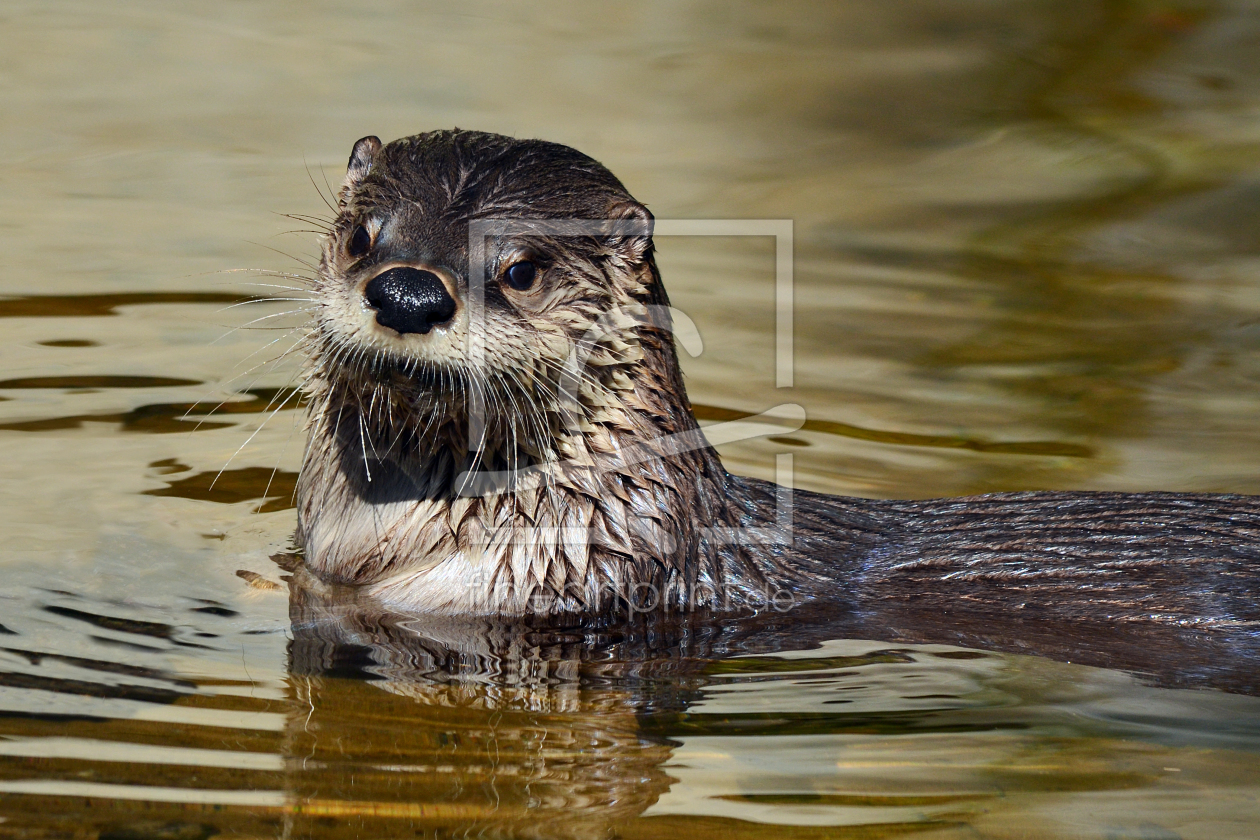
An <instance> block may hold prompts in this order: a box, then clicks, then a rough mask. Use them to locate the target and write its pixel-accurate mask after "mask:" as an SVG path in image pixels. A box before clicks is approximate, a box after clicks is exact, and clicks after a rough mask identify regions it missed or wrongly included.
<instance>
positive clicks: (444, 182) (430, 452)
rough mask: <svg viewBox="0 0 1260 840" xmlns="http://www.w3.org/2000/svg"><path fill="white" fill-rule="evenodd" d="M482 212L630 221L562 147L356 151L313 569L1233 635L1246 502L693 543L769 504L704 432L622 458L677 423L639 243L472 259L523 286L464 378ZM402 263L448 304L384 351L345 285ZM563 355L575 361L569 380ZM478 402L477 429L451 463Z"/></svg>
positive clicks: (668, 348) (1018, 501)
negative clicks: (365, 241) (444, 294)
mask: <svg viewBox="0 0 1260 840" xmlns="http://www.w3.org/2000/svg"><path fill="white" fill-rule="evenodd" d="M489 218H513V219H521V218H535V219H537V218H553V219H569V218H577V219H606V220H613V221H615V220H618V219H622V220H631V221H637V222H641V223H646V222H650V219H651V215H650V213H648V211H647V210H646V208H644V207H643V206H642V205H640V204H638V203H637V202H636V201H635V200H634V199H633V198H632V197H631V196H630V194H629V193H628V192H627V191H626V190H625V188H624V187H623V186H622V185H621V184H620V182H618V181H617V179H616V178H615V177H613V176H612V174H611V173H609V172H608V171H607V170H606V169H604V167H602V166H601V165H600V164H598V163H596V162H595V161H593V160H591V159H590V158H588V157H586V156H584V155H582V154H580V153H578V152H576V151H574V150H572V149H569V148H567V147H564V146H559V145H556V144H552V143H546V142H543V141H519V140H513V139H510V138H505V137H501V136H498V135H490V134H482V133H477V132H463V131H442V132H432V133H429V134H422V135H418V136H415V137H410V138H405V139H403V140H399V141H396V142H394V143H391V144H389V145H387V146H384V147H381V146H380V145H379V143H378V142H375V140H374V138H365V140H364V141H360V143H359V144H358V145H357V146H356V148H355V153H354V155H353V156H352V158H351V162H350V166H349V169H348V173H347V178H346V182H345V184H344V185H343V188H342V190H341V194H340V203H339V206H338V217H337V219H336V222H335V225H334V228H333V230H332V231H331V233H330V235H329V236H328V237H327V239H326V241H325V245H324V251H323V257H322V260H321V264H320V271H319V281H318V286H317V289H316V296H317V301H318V304H319V306H318V311H317V313H316V316H315V329H314V330H313V332H312V336H311V338H310V339H309V346H308V352H309V355H310V359H311V361H310V370H309V377H308V386H307V392H308V396H309V398H310V405H311V410H310V438H309V443H308V446H307V450H306V453H305V458H304V462H303V467H302V472H301V477H300V479H299V482H298V517H299V528H298V541H299V543H300V544H301V545H302V547H303V549H304V552H305V557H306V562H307V563H308V565H309V566H310V568H311V569H312V570H313V571H314V572H315V573H316V574H317V575H319V576H320V577H321V578H322V579H324V580H327V581H332V582H336V583H346V584H353V585H356V586H358V587H361V589H362V590H363V591H366V592H367V593H368V594H370V595H372V596H375V597H377V598H379V599H381V600H383V601H385V602H387V603H390V604H392V605H395V606H398V607H401V608H405V609H410V610H417V611H423V612H429V613H445V614H465V613H469V614H486V615H550V614H566V613H572V614H578V615H605V614H609V613H616V612H618V611H633V609H634V608H636V607H643V606H645V604H643V603H637V604H636V603H635V598H636V597H640V596H643V597H648V596H644V595H643V594H644V593H649V592H650V593H655V596H654V597H656V599H657V602H656V603H654V604H652V605H651V606H653V607H659V608H666V609H670V610H694V609H704V610H717V611H727V610H745V611H747V610H754V611H755V610H758V609H762V610H764V609H765V608H766V607H767V605H768V601H767V598H768V596H773V595H774V594H776V593H787V594H788V596H790V599H791V602H792V603H793V604H795V603H799V602H801V601H809V600H815V599H824V600H829V601H833V602H837V603H845V604H848V605H850V606H851V607H852V608H853V609H855V610H859V611H860V610H862V609H864V608H867V607H871V608H873V607H874V606H875V605H879V604H889V603H896V604H916V605H918V606H920V607H924V608H926V609H929V610H934V611H937V612H945V613H967V614H971V615H984V614H995V615H996V614H1003V615H1007V614H1010V613H1011V612H1012V611H1018V612H1019V613H1020V614H1021V615H1029V616H1037V617H1050V618H1056V619H1067V620H1089V621H1096V620H1104V621H1113V622H1114V621H1123V622H1129V621H1139V622H1156V623H1165V624H1167V623H1172V624H1176V625H1178V626H1202V627H1217V628H1231V629H1232V630H1233V631H1241V632H1243V633H1245V634H1252V635H1254V633H1255V628H1256V626H1257V625H1256V622H1257V621H1260V612H1258V611H1257V607H1256V604H1257V600H1258V599H1257V595H1258V594H1260V592H1258V590H1260V557H1258V555H1260V502H1257V499H1256V498H1254V497H1244V496H1213V495H1174V494H1138V495H1123V494H1105V493H1104V494H1086V493H1080V494H1071V493H1069V494H1063V493H1053V494H1038V493H1022V494H1000V495H993V496H982V497H972V498H965V499H947V500H933V501H874V500H863V499H848V498H842V497H829V496H822V495H819V494H813V493H805V492H798V493H796V495H795V500H794V501H795V510H794V522H793V528H792V531H791V533H790V534H788V533H786V532H782V533H778V534H777V535H775V536H776V539H772V540H770V541H769V543H768V544H750V545H739V544H734V543H730V542H727V541H723V540H720V539H716V538H714V537H713V536H712V535H713V533H714V532H713V531H712V530H711V529H712V528H714V527H729V528H738V527H747V526H755V527H758V528H762V529H769V531H770V532H771V533H772V534H773V529H774V528H775V527H777V526H776V525H775V523H774V520H773V511H774V505H775V489H774V488H773V487H772V486H770V485H767V484H765V483H763V482H758V481H754V480H751V479H744V478H738V477H734V476H730V475H728V474H727V473H726V472H725V470H724V469H723V468H722V466H721V462H720V460H719V459H718V457H717V455H716V453H715V452H714V451H713V450H712V449H711V448H709V447H708V446H707V445H703V441H702V439H699V438H695V439H696V440H697V442H698V443H700V444H701V445H698V446H697V447H696V448H694V449H690V450H688V451H683V452H674V451H664V452H663V453H658V454H656V455H654V456H652V457H646V458H644V457H640V456H641V455H642V447H644V446H652V445H653V444H652V441H654V440H656V439H660V438H662V437H664V436H667V435H683V436H684V439H685V438H686V436H697V435H699V434H700V433H699V430H698V426H697V424H696V422H695V419H694V417H693V416H692V413H691V409H690V404H689V402H688V400H687V397H686V393H685V390H684V388H683V384H682V379H681V374H680V372H679V368H678V361H677V357H676V355H675V350H674V345H673V340H672V336H671V334H670V332H669V330H668V323H667V322H666V321H664V320H662V318H661V316H660V314H659V313H660V312H661V311H662V310H661V309H660V307H662V306H665V305H667V304H668V299H667V297H666V294H665V290H664V288H663V287H662V285H661V281H660V277H659V274H658V272H657V269H656V265H655V261H654V259H653V253H652V245H651V239H650V237H649V236H635V235H622V234H620V233H618V232H617V231H616V230H615V228H614V227H611V226H610V228H609V233H608V235H606V236H588V237H555V236H548V235H543V234H534V235H525V236H520V237H513V238H506V237H505V238H500V239H496V240H493V241H491V242H490V243H488V255H489V258H490V266H491V268H492V271H491V274H492V275H493V272H494V271H497V270H499V269H500V268H501V267H502V266H503V265H504V264H505V263H506V261H507V260H509V259H510V258H511V257H512V255H513V254H520V253H529V254H530V255H532V256H533V257H535V258H536V259H537V260H538V261H539V263H540V265H542V266H543V269H544V270H543V271H542V281H541V282H540V284H539V285H538V287H537V289H536V291H535V292H534V293H533V294H530V295H514V294H512V293H511V292H510V291H508V290H506V289H504V288H503V287H501V286H500V285H498V284H497V283H496V282H494V278H493V276H492V277H490V278H489V279H488V280H487V284H486V323H487V334H488V336H489V342H490V343H489V346H488V351H489V352H488V353H487V362H488V364H487V366H486V368H485V369H484V370H482V371H476V370H474V369H472V368H471V367H470V366H468V365H467V364H466V363H465V362H466V360H465V351H464V347H465V346H466V345H465V342H466V341H467V339H468V336H469V333H468V330H469V329H470V327H469V323H468V319H467V317H466V314H465V312H464V309H465V307H464V303H463V302H464V301H465V300H466V295H467V293H468V276H467V275H468V270H469V268H468V266H469V253H468V222H469V221H470V220H472V219H489ZM359 224H363V225H365V226H368V227H369V229H371V230H372V231H373V233H374V236H375V237H376V239H375V242H374V248H373V251H372V252H371V253H369V254H368V255H367V256H366V257H364V258H363V259H359V260H355V259H352V258H350V257H348V255H347V253H346V251H345V243H346V241H347V239H348V237H349V236H350V234H351V231H352V230H353V229H354V228H355V227H356V226H357V225H359ZM412 263H423V264H426V265H435V266H440V267H441V268H442V269H443V270H444V271H445V272H446V273H447V276H448V277H449V278H450V282H451V283H452V284H453V286H454V288H453V289H452V292H453V294H454V296H455V297H456V298H457V300H460V301H461V313H460V315H457V317H456V318H455V320H454V322H453V323H452V324H451V326H450V328H449V329H448V330H446V331H444V332H443V333H442V334H441V335H437V336H434V335H433V334H430V335H426V336H423V337H421V338H415V337H399V336H397V334H393V335H391V334H390V332H391V331H389V330H387V329H384V328H381V327H379V325H375V323H374V322H373V321H372V318H371V313H370V311H367V310H366V307H365V304H364V303H363V301H362V294H361V289H362V285H363V283H364V282H366V279H367V278H370V277H371V276H373V275H374V274H375V273H377V272H379V271H381V270H383V268H384V267H386V266H388V265H391V264H412ZM601 319H603V320H602V321H601ZM601 324H602V325H603V326H602V327H601V326H600V325H601ZM435 332H436V331H435ZM574 352H580V353H581V354H582V355H586V356H587V363H586V364H585V365H584V366H583V367H582V374H581V376H580V379H579V380H578V381H577V382H576V387H570V386H572V385H573V383H570V382H568V381H567V380H566V379H565V376H566V375H565V365H566V361H567V360H568V359H569V358H570V355H571V354H572V353H574ZM474 394H476V395H478V396H480V397H481V398H482V399H483V400H484V403H485V405H486V406H487V407H488V410H489V411H488V417H489V419H488V422H487V424H486V428H485V433H484V435H483V436H482V437H481V438H479V439H478V440H476V441H474V442H473V444H474V445H473V446H471V447H470V445H469V444H470V441H469V421H468V412H469V403H470V399H471V398H472V395H474ZM520 468H527V469H530V470H534V471H540V475H541V476H542V480H541V483H539V484H538V486H536V487H532V488H515V489H514V488H512V487H500V488H498V492H482V493H474V494H472V495H461V489H464V490H466V489H467V485H466V484H464V483H463V480H462V479H461V476H466V474H468V472H469V471H470V470H471V473H472V474H473V475H476V474H478V473H483V472H485V471H488V470H499V471H502V470H513V469H520ZM530 529H535V530H530ZM566 529H568V530H566ZM574 529H577V530H574ZM579 531H580V534H579V533H578V532H579ZM524 534H531V535H532V536H529V537H528V538H523V535H524ZM587 534H589V535H590V538H589V539H587V537H586V535H587ZM643 585H650V587H647V586H643ZM636 593H637V594H636Z"/></svg>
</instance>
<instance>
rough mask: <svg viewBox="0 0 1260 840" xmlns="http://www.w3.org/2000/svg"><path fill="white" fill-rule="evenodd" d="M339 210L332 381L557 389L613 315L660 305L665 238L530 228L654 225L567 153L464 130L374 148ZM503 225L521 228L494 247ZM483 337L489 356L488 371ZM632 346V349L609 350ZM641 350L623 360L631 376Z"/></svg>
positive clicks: (362, 149)
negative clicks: (564, 223) (656, 300)
mask: <svg viewBox="0 0 1260 840" xmlns="http://www.w3.org/2000/svg"><path fill="white" fill-rule="evenodd" d="M337 209H338V216H337V218H336V220H335V223H334V226H333V229H332V230H331V232H330V234H329V236H328V237H327V238H326V240H325V242H324V247H323V254H322V258H321V262H320V269H319V284H318V287H317V290H316V291H317V296H318V302H319V304H320V306H319V310H318V312H317V316H316V330H315V333H314V340H315V341H316V343H317V347H316V348H315V352H314V353H313V354H312V355H313V356H315V357H316V358H317V359H318V360H319V361H320V362H321V363H322V367H323V371H322V372H323V374H324V375H326V376H328V377H331V378H333V379H338V378H340V379H345V380H346V381H351V382H353V381H364V380H367V381H373V380H377V381H379V380H380V378H381V377H382V376H385V377H387V381H388V382H389V385H390V387H391V388H392V389H395V390H397V389H399V388H402V389H403V390H407V388H406V386H407V383H408V382H410V383H411V385H412V386H414V389H415V390H417V391H425V392H428V393H432V392H433V390H434V389H435V388H442V387H448V388H451V389H452V390H454V389H456V388H458V389H460V390H461V391H462V390H464V383H466V382H468V381H479V382H481V383H482V384H484V385H486V386H487V387H488V388H489V390H490V391H491V392H493V390H494V389H495V387H496V383H499V384H502V383H505V382H507V381H508V380H511V381H512V382H511V387H517V386H524V387H529V386H530V385H531V384H532V383H534V382H537V381H546V380H554V379H555V377H556V375H557V373H558V372H559V371H560V369H561V368H562V366H563V365H564V364H565V363H566V360H567V359H569V358H570V356H571V354H572V351H573V348H574V347H575V346H576V345H577V344H578V343H580V342H581V341H582V340H583V337H584V336H586V335H588V334H589V333H590V331H591V329H592V327H593V326H594V325H595V324H597V322H599V321H600V319H601V318H602V319H605V320H606V319H607V318H608V315H609V313H612V312H620V311H621V310H622V309H624V308H625V307H627V306H633V305H634V304H636V303H642V302H645V301H646V299H647V297H648V294H649V292H648V286H649V285H650V284H651V282H652V278H653V276H654V275H653V269H652V267H651V253H650V249H651V240H650V235H644V236H631V237H627V236H613V235H600V234H599V232H598V231H595V232H592V233H590V234H588V235H582V236H558V235H554V234H553V233H552V232H548V231H547V230H545V229H544V230H540V231H531V230H530V229H529V220H534V221H539V220H581V221H582V222H583V223H585V224H587V225H588V228H589V225H590V224H591V223H592V222H599V223H604V222H606V221H609V220H611V222H610V225H611V226H612V227H615V225H616V222H617V221H618V220H631V221H638V222H640V223H641V227H642V228H643V229H644V230H645V231H646V229H647V225H648V224H650V220H651V214H649V213H648V211H647V210H646V209H645V208H644V207H643V206H642V205H640V204H638V203H637V202H635V201H634V199H633V198H632V197H631V196H630V195H629V193H628V192H626V190H625V188H624V187H623V186H622V185H621V183H620V182H618V181H617V179H616V178H615V177H614V176H613V175H612V174H611V173H609V172H608V170H606V169H605V168H604V167H603V166H601V165H600V164H599V163H597V162H595V161H594V160H592V159H591V158H588V157H586V156H585V155H583V154H581V153H579V152H577V151H574V150H573V149H570V148H568V147H565V146H561V145H558V144H555V143H547V142H543V141H538V140H515V139H512V138H508V137H502V136H499V135H493V134H484V133H480V132H466V131H458V130H456V131H439V132H431V133H429V134H422V135H417V136H415V137H409V138H404V139H402V140H398V141H395V142H393V143H390V144H388V145H386V146H382V145H381V142H380V141H379V140H378V139H377V138H375V137H365V138H363V139H362V140H360V141H359V142H358V143H356V144H355V146H354V150H353V152H352V154H351V156H350V162H349V165H348V167H347V172H346V179H345V182H344V184H343V185H342V188H341V191H340V195H339V202H338V208H337ZM499 221H510V222H511V223H512V224H510V225H508V226H506V227H504V226H502V225H500V226H499V228H498V231H497V232H491V233H489V234H486V235H484V236H479V231H481V230H485V229H487V228H486V226H487V225H489V228H490V229H492V230H493V229H494V228H495V224H496V223H497V222H499ZM478 224H480V225H481V227H480V228H479V227H478ZM470 231H471V232H472V234H473V237H474V238H473V240H472V241H470V238H469V237H470ZM470 272H472V273H475V274H476V275H477V276H472V274H470ZM474 339H476V340H477V341H479V342H481V346H482V347H483V348H484V349H483V350H482V351H481V352H479V353H478V354H477V358H476V359H475V360H474V359H473V358H472V353H471V350H470V348H471V347H472V346H473V341H474ZM623 344H624V345H627V348H628V347H629V346H630V345H633V344H634V341H633V337H630V339H629V340H628V341H627V336H624V335H622V336H620V337H619V340H618V341H615V342H611V343H610V342H603V343H602V345H603V346H605V347H606V348H607V347H611V346H619V345H623ZM627 348H621V351H622V352H621V358H620V361H622V362H625V363H630V362H633V361H634V360H635V358H637V357H636V354H635V353H634V352H632V351H631V352H628V353H627V352H626V349H627Z"/></svg>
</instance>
